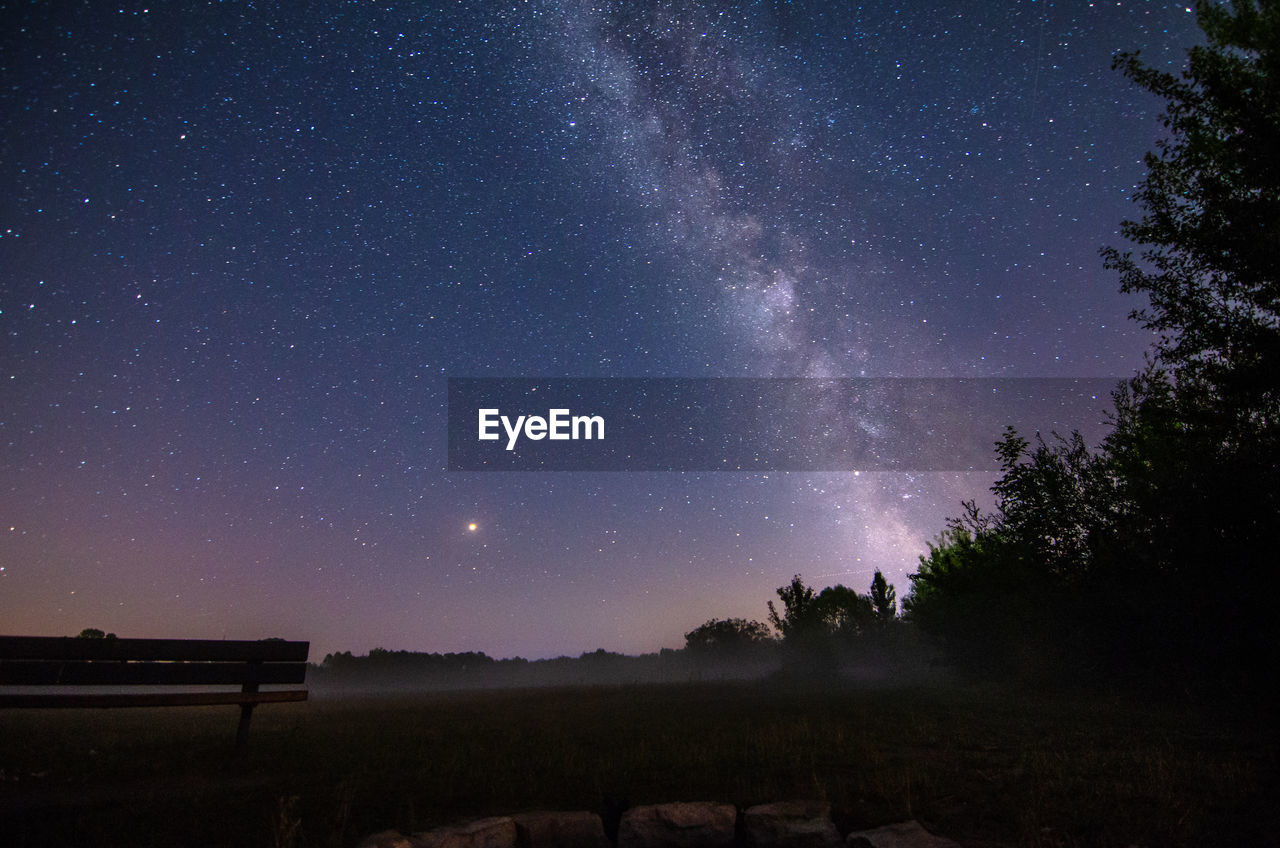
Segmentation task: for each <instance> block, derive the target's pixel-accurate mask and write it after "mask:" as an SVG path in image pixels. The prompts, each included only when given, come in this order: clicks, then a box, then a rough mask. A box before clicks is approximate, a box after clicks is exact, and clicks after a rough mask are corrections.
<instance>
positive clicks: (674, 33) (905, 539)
mask: <svg viewBox="0 0 1280 848" xmlns="http://www.w3.org/2000/svg"><path fill="white" fill-rule="evenodd" d="M1197 36H1198V30H1197V28H1196V26H1195V21H1194V15H1193V14H1191V13H1190V10H1189V9H1188V8H1187V7H1186V6H1185V5H1183V4H1171V3H1161V2H1141V1H1140V0H1121V2H1116V0H1110V2H1094V3H1090V2H1087V1H1086V0H1080V1H1079V2H1065V0H1058V2H1048V3H1046V2H1044V0H1034V2H1033V0H996V2H990V3H971V2H946V3H940V4H924V3H912V2H896V3H889V2H885V3H880V2H868V3H862V4H853V3H849V4H844V3H827V2H811V3H806V2H794V3H787V2H759V3H713V2H710V0H703V2H697V3H682V2H661V3H639V2H637V3H633V2H621V0H619V2H589V0H546V1H545V2H544V0H531V2H515V3H511V2H507V3H501V2H496V3H480V2H451V3H445V4H439V5H437V4H431V3H419V2H372V0H360V2H345V3H338V2H317V3H309V4H301V3H299V4H294V3H288V4H274V3H253V2H217V3H164V4H159V3H157V4H155V6H154V7H153V6H148V5H146V4H140V3H125V4H106V3H97V2H90V3H72V2H58V0H54V2H32V3H17V2H0V121H2V122H3V132H2V133H0V177H2V178H3V189H4V190H3V193H2V194H0V339H2V340H0V632H5V633H11V634H32V635H70V634H75V633H77V632H79V631H80V630H81V629H82V628H85V627H99V628H102V629H104V630H109V631H114V632H116V633H118V634H119V635H121V636H169V637H191V638H197V637H201V638H223V637H226V638H263V637H268V636H282V637H286V638H294V639H309V640H311V642H312V656H313V658H315V659H319V658H321V657H322V656H323V654H324V653H326V652H329V651H336V650H353V651H356V652H357V653H360V652H364V651H367V650H368V649H370V648H372V647H376V646H383V647H387V648H396V649H400V648H403V649H411V650H421V651H462V650H483V651H486V652H488V653H490V654H492V655H494V656H512V655H521V656H526V657H530V658H534V657H545V656H554V655H558V654H577V653H580V652H583V651H587V650H594V649H596V648H601V647H603V648H606V649H609V650H616V651H624V652H629V653H638V652H642V651H654V650H657V649H658V648H661V647H678V646H680V645H681V644H682V643H683V633H685V632H686V631H688V630H691V629H692V628H693V627H695V626H697V625H698V624H700V623H702V622H703V621H705V620H707V619H708V618H712V617H717V618H720V617H731V616H745V617H751V618H757V619H759V618H763V617H764V613H765V609H764V604H765V601H766V600H768V599H770V598H772V597H773V590H774V589H775V588H776V587H778V586H780V585H783V584H784V583H786V582H787V581H788V580H789V579H790V577H791V575H792V574H794V573H797V572H799V573H801V574H802V575H804V577H805V579H806V581H807V582H809V583H812V584H816V585H817V586H819V587H821V586H825V585H830V584H834V583H836V582H842V583H845V584H847V585H850V586H853V587H855V588H858V589H860V590H865V588H866V586H867V584H869V582H870V579H871V575H872V572H873V571H874V569H876V568H880V569H882V570H883V571H884V572H885V574H886V576H887V577H888V578H889V580H890V582H893V583H895V584H896V585H897V587H898V590H899V593H900V594H905V593H906V590H907V586H908V581H907V579H906V575H907V574H909V573H910V572H911V571H913V570H914V568H915V566H916V564H917V557H918V556H919V555H920V554H921V553H922V552H923V551H924V550H925V544H926V542H927V541H928V540H930V539H932V538H933V537H934V536H935V535H936V534H937V533H938V531H939V530H941V529H942V526H943V523H944V520H945V517H946V516H948V515H954V514H958V512H959V502H960V500H961V499H963V498H970V497H978V498H979V499H980V500H982V499H984V498H986V499H987V500H989V496H986V494H985V493H986V489H987V487H988V486H989V485H990V483H991V482H992V480H993V475H992V474H990V473H948V474H943V473H889V472H866V473H853V472H847V473H755V474H748V473H704V474H696V473H648V472H645V473H640V472H616V473H470V472H453V471H450V470H449V468H448V462H447V456H446V431H447V427H446V413H447V405H446V385H447V380H448V378H450V377H726V376H737V377H741V376H751V377H841V376H844V377H866V376H870V377H1076V376H1083V377H1123V376H1127V375H1129V374H1131V373H1132V372H1133V371H1134V370H1135V369H1137V368H1138V367H1140V365H1141V363H1142V358H1143V354H1144V351H1145V350H1147V348H1148V346H1149V344H1150V341H1151V339H1150V337H1149V336H1148V335H1147V334H1145V333H1144V332H1143V331H1142V330H1141V329H1140V328H1139V327H1137V325H1136V324H1134V323H1133V322H1131V321H1128V320H1127V319H1126V315H1127V314H1128V312H1129V311H1130V310H1131V309H1133V308H1135V307H1137V306H1139V305H1140V304H1139V303H1138V302H1136V301H1135V300H1134V299H1133V298H1131V297H1127V296H1122V295H1120V294H1119V293H1118V292H1117V280H1116V279H1115V277H1114V275H1113V274H1111V273H1109V272H1107V271H1105V270H1104V269H1102V267H1101V262H1100V260H1099V258H1098V254H1097V251H1098V249H1099V247H1101V246H1103V245H1106V244H1120V239H1119V236H1118V228H1119V223H1120V221H1121V220H1122V219H1123V218H1125V217H1132V216H1134V215H1136V214H1137V210H1136V208H1135V207H1134V206H1133V204H1132V203H1131V202H1130V196H1131V194H1132V193H1133V190H1134V187H1135V185H1136V183H1137V182H1138V181H1139V180H1140V179H1141V177H1142V175H1143V167H1142V163H1141V157H1142V154H1143V153H1144V152H1145V151H1147V150H1148V149H1150V148H1151V147H1152V146H1153V143H1154V141H1155V139H1156V138H1157V137H1158V136H1159V133H1160V124H1159V121H1158V113H1159V108H1160V104H1159V103H1158V102H1156V101H1155V100H1154V99H1153V98H1151V97H1150V96H1149V95H1147V94H1145V93H1143V92H1141V91H1138V90H1136V89H1135V88H1133V87H1132V86H1131V85H1130V84H1128V83H1127V82H1126V81H1125V80H1124V79H1123V77H1121V75H1120V74H1119V73H1118V72H1114V71H1112V70H1111V69H1110V64H1111V56H1112V55H1113V54H1114V53H1115V52H1116V51H1118V50H1133V49H1140V50H1142V52H1143V56H1144V58H1145V59H1146V61H1147V62H1148V63H1150V64H1153V65H1155V66H1157V67H1163V68H1169V69H1174V68H1178V67H1181V66H1182V64H1183V63H1184V60H1185V48H1187V47H1189V46H1191V45H1192V44H1194V43H1196V41H1197V40H1198V39H1197ZM1079 423H1080V424H1081V425H1082V426H1084V425H1087V424H1088V423H1090V422H1079ZM998 436H999V433H998V432H993V433H992V434H991V440H992V441H993V442H994V441H995V439H996V438H998Z"/></svg>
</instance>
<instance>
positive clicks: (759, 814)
mask: <svg viewBox="0 0 1280 848" xmlns="http://www.w3.org/2000/svg"><path fill="white" fill-rule="evenodd" d="M742 818H743V825H744V830H745V836H746V843H747V845H748V846H750V848H839V846H840V832H839V831H838V830H836V826H835V823H834V822H832V821H831V805H830V804H827V803H825V802H823V801H779V802H777V803H775V804H761V805H759V806H758V807H749V808H748V809H747V811H746V812H745V813H743V816H742Z"/></svg>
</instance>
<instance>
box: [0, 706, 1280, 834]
mask: <svg viewBox="0 0 1280 848" xmlns="http://www.w3.org/2000/svg"><path fill="white" fill-rule="evenodd" d="M235 718H236V711H235V709H234V708H226V707H223V708H178V709H173V708H170V709H162V710H108V711H85V710H66V711H58V710H52V711H36V710H9V711H5V712H3V713H0V842H3V843H4V844H6V845H12V846H15V848H16V846H28V845H39V846H48V845H77V846H81V845H90V846H92V845H102V846H108V845H121V846H124V845H128V846H146V845H166V846H171V845H184V846H200V845H236V846H255V845H262V846H273V845H279V846H299V848H309V847H312V846H349V845H352V844H354V843H355V842H356V841H357V840H358V839H359V838H360V837H361V836H363V835H366V834H368V833H371V832H376V831H379V830H384V829H387V828H392V827H394V828H400V829H403V830H406V831H412V830H421V829H425V828H427V827H431V826H434V825H437V824H441V823H447V822H449V821H453V820H456V819H458V818H463V817H473V816H481V815H491V814H500V813H510V812H517V811H522V810H530V809H590V810H596V811H599V812H605V813H608V812H609V811H610V810H613V811H615V812H614V815H615V816H616V810H617V809H619V808H620V807H621V806H622V805H625V804H627V803H630V804H641V803H652V802H659V801H673V800H719V801H727V802H732V803H735V804H738V805H742V806H745V805H750V804H755V803H761V802H766V801H773V800H783V799H789V798H812V797H819V798H825V799H826V800H828V801H829V802H830V803H831V805H832V808H833V810H834V813H835V817H836V821H837V824H838V825H839V826H840V827H841V830H842V831H843V830H847V829H850V828H855V827H857V828H861V827H870V826H875V825H880V824H885V823H888V822H892V821H900V820H903V819H907V818H915V819H918V820H920V821H921V822H923V823H925V824H926V825H927V826H928V827H930V828H931V829H933V830H935V831H936V832H939V833H943V834H945V835H948V836H951V837H952V838H954V839H956V840H958V841H960V842H961V843H962V844H963V845H966V846H983V845H1046V846H1047V845H1055V846H1056V845H1089V846H1094V845H1097V846H1106V845H1116V846H1128V845H1143V846H1164V845H1188V846H1190V845H1195V846H1204V845H1234V846H1239V845H1267V844H1277V840H1278V839H1280V810H1278V809H1277V806H1278V805H1277V804H1276V799H1277V798H1280V792H1278V791H1277V790H1278V788H1280V787H1278V784H1277V780H1276V775H1277V768H1276V757H1275V751H1276V748H1275V731H1274V730H1273V729H1271V728H1269V727H1268V726H1267V723H1266V722H1265V721H1261V720H1259V719H1258V718H1257V717H1256V716H1255V717H1254V718H1252V719H1251V718H1250V717H1248V716H1247V715H1245V714H1243V713H1238V712H1237V713H1231V712H1224V711H1221V710H1208V709H1204V708H1199V709H1197V708H1191V707H1187V706H1178V707H1169V706H1161V707H1156V706H1152V705H1149V704H1138V703H1136V702H1135V701H1134V700H1133V699H1114V698H1103V697H1099V696H1090V697H1085V696H1062V695H1060V694H1058V695H1041V696H1030V695H1027V694H1025V693H1014V692H1005V691H999V690H992V689H975V688H964V687H952V688H945V689H943V688H937V689H910V690H879V691H844V692H824V693H815V692H782V691H778V690H777V689H776V688H770V687H768V686H765V685H763V684H754V685H700V686H695V685H689V686H647V687H618V688H603V689H577V690H565V689H561V690H530V691H520V692H484V693H459V694H436V695H428V694H422V695H404V696H394V697H378V698H373V697H369V698H342V699H338V698H330V699H325V698H318V699H315V700H313V701H311V702H310V703H306V704H285V705H275V706H267V707H263V708H261V709H259V710H258V711H257V713H256V714H255V716H254V726H253V734H252V738H251V740H250V745H249V749H248V751H247V752H246V753H244V754H243V755H236V754H235V753H234V752H233V751H232V749H231V744H230V743H231V739H232V736H233V733H234V727H235ZM1263 728H1265V730H1264V729H1263Z"/></svg>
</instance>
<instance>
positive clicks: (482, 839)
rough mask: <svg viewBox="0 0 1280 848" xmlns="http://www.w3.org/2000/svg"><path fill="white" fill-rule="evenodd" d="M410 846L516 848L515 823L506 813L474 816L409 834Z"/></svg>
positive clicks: (425, 847) (432, 847) (422, 847)
mask: <svg viewBox="0 0 1280 848" xmlns="http://www.w3.org/2000/svg"><path fill="white" fill-rule="evenodd" d="M412 844H413V846H414V848H516V823H515V821H514V820H512V818H511V817H510V816H499V817H496V818H489V819H476V820H475V821H472V822H467V823H466V824H459V825H453V826H451V827H438V828H436V829H435V830H428V831H423V832H422V833H415V834H414V835H413V843H412Z"/></svg>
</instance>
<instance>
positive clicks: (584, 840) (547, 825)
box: [512, 812, 611, 848]
mask: <svg viewBox="0 0 1280 848" xmlns="http://www.w3.org/2000/svg"><path fill="white" fill-rule="evenodd" d="M512 818H513V819H515V823H516V845H517V846H518V848H611V845H610V843H609V840H608V838H607V837H606V836H605V835H604V824H603V822H601V820H600V817H599V816H598V815H596V814H595V813H588V812H576V813H552V812H537V813H521V814H520V815H518V816H512Z"/></svg>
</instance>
